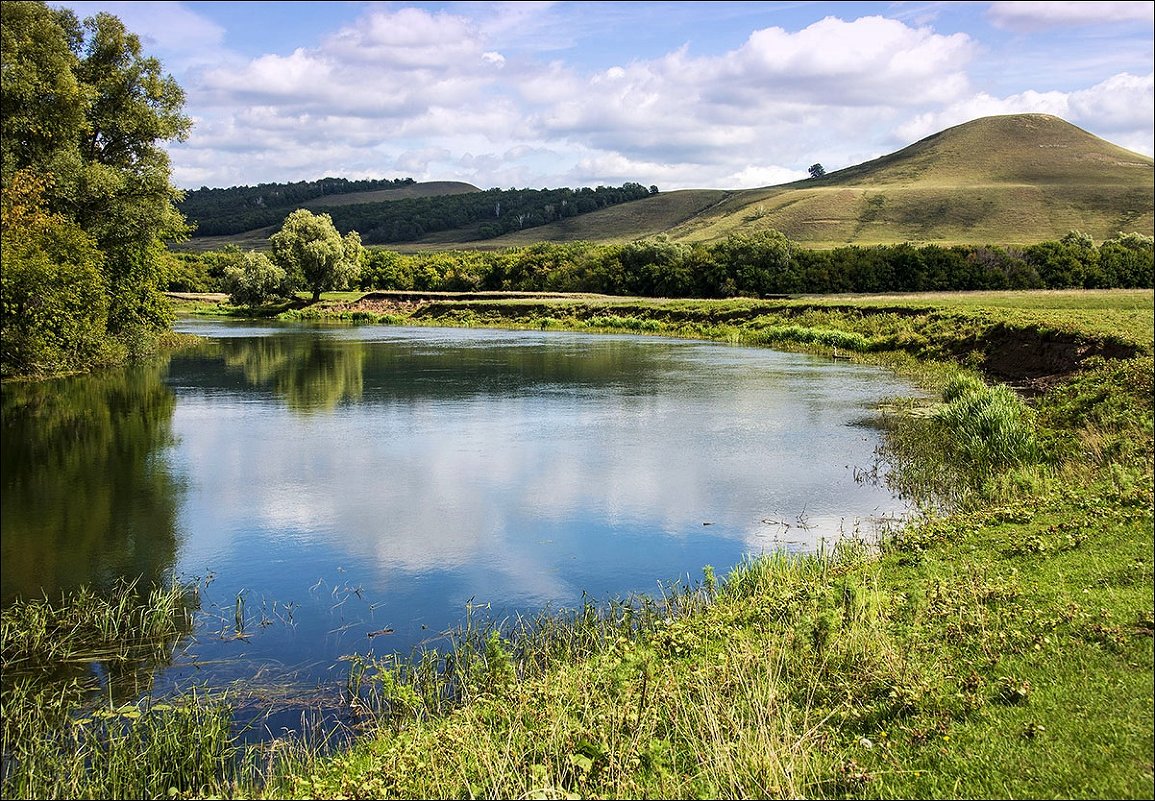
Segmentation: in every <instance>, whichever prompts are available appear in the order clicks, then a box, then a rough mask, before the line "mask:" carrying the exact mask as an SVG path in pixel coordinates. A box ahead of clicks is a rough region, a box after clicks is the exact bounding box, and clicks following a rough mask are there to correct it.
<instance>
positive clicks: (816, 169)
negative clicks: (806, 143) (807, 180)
mask: <svg viewBox="0 0 1155 801" xmlns="http://www.w3.org/2000/svg"><path fill="white" fill-rule="evenodd" d="M806 172H808V173H810V177H811V178H821V177H823V176H824V175H826V168H825V167H823V166H822V165H821V164H817V163H816V164H811V165H810V166H809V167H807V168H806Z"/></svg>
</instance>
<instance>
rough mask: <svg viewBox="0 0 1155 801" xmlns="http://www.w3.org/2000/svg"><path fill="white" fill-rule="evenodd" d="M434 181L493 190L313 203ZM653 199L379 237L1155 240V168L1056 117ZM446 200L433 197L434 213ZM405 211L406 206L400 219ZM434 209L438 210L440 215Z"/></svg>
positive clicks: (353, 221) (364, 216)
mask: <svg viewBox="0 0 1155 801" xmlns="http://www.w3.org/2000/svg"><path fill="white" fill-rule="evenodd" d="M423 186H426V187H433V186H437V187H444V188H445V193H444V194H445V195H447V196H448V197H446V200H445V201H444V202H445V203H446V204H455V205H458V206H460V204H461V201H460V200H459V199H456V195H457V194H458V193H457V192H456V191H453V188H454V187H463V191H466V192H469V191H473V192H477V191H480V190H478V189H477V188H476V187H472V186H470V185H469V184H455V183H453V182H435V183H432V184H415V185H411V186H402V187H396V188H386V189H384V190H375V191H367V192H360V193H353V192H347V193H345V194H331V193H330V194H326V195H325V196H324V197H321V198H314V199H311V200H307V201H305V202H303V203H301V204H300V205H306V206H308V207H309V208H326V209H330V208H337V207H340V208H342V209H343V211H344V215H343V216H345V218H346V219H347V220H348V221H349V222H348V224H347V225H346V226H345V227H355V228H357V230H359V231H362V233H364V232H366V231H367V230H371V228H367V227H366V225H367V224H369V225H371V224H372V223H373V222H374V221H375V219H376V217H377V216H378V215H380V214H381V212H379V211H377V210H375V209H373V208H372V207H370V206H369V205H367V204H369V203H377V202H380V201H381V200H383V199H387V198H389V197H393V198H397V199H401V198H402V195H401V194H400V193H403V192H406V193H407V192H417V191H420V188H421V187H423ZM630 186H632V185H630ZM601 189H603V188H602V187H599V191H600V190H601ZM212 191H218V190H212ZM489 191H490V192H494V191H497V190H489ZM518 191H523V192H524V191H531V190H518ZM543 191H545V190H543ZM567 191H568V190H567ZM578 191H582V192H589V191H593V190H578ZM392 193H397V194H392ZM639 194H640V195H641V198H640V199H633V198H629V202H621V203H613V204H609V205H605V206H599V207H597V208H595V209H590V210H584V211H583V212H582V213H580V214H575V215H566V216H561V215H557V214H553V215H552V217H553V219H552V221H551V219H550V217H551V215H550V214H546V215H544V216H543V215H534V216H533V218H532V219H528V218H527V224H525V225H524V226H523V227H521V228H520V229H519V230H514V231H509V228H508V227H506V228H505V229H504V230H506V231H507V233H504V234H501V235H499V236H493V233H495V231H494V230H493V229H492V227H490V229H489V230H486V231H483V230H482V227H483V226H481V225H479V224H478V222H477V221H476V220H471V221H470V222H469V223H468V224H459V225H458V224H446V225H444V226H442V227H440V229H437V228H434V227H429V226H424V227H423V226H422V225H420V224H418V225H412V226H408V227H406V226H398V225H397V224H396V223H392V224H391V229H390V230H392V231H398V230H400V231H411V232H412V235H411V236H400V237H398V236H394V237H393V238H392V239H389V240H385V239H382V240H379V241H389V242H390V245H389V247H391V248H394V249H397V250H408V251H414V250H430V249H439V248H463V247H469V248H477V249H487V250H488V249H498V248H506V247H514V246H524V245H528V244H533V243H535V242H573V241H589V242H628V241H631V240H634V239H640V238H646V237H653V236H657V235H659V234H664V235H666V236H668V237H669V238H670V239H671V240H674V241H683V242H698V241H701V242H714V241H718V240H721V239H724V238H725V237H726V236H728V235H730V234H732V233H744V234H755V233H758V232H760V231H765V230H770V229H773V230H778V231H781V232H783V233H784V234H786V235H787V236H788V237H789V238H790V239H792V240H794V241H796V242H800V243H802V244H805V245H808V246H811V247H817V248H827V247H835V246H838V245H846V244H894V243H901V242H916V243H917V242H921V243H932V242H933V243H939V244H971V245H981V244H1030V243H1035V242H1041V241H1044V240H1054V239H1058V238H1060V237H1062V236H1063V235H1064V234H1065V233H1067V232H1068V231H1070V230H1072V229H1077V230H1080V231H1084V232H1086V233H1088V234H1090V235H1091V236H1092V237H1094V238H1095V239H1096V240H1103V239H1107V238H1109V237H1111V236H1113V235H1115V234H1116V233H1118V232H1120V231H1125V232H1138V233H1142V234H1147V235H1152V234H1155V200H1153V197H1155V162H1153V161H1152V159H1151V158H1150V157H1148V156H1143V155H1141V154H1138V153H1134V152H1132V151H1129V150H1126V149H1124V148H1121V147H1119V146H1117V145H1114V144H1111V143H1110V142H1107V141H1105V140H1103V139H1100V138H1098V137H1096V136H1093V135H1092V134H1090V133H1088V132H1086V131H1084V130H1082V129H1080V128H1077V127H1076V126H1074V125H1071V124H1070V123H1068V122H1066V121H1064V120H1062V119H1059V118H1058V117H1053V116H1050V115H1045V114H1014V115H1006V116H998V117H985V118H983V119H979V120H974V121H972V122H968V123H964V124H962V125H957V126H955V127H953V128H948V129H946V130H944V131H941V132H939V133H937V134H934V135H932V136H928V137H926V138H925V139H922V140H920V141H918V142H915V143H914V144H912V145H909V146H908V147H905V148H903V149H901V150H899V151H896V152H894V153H891V154H888V155H885V156H882V157H880V158H877V159H874V160H872V161H868V162H865V163H862V164H857V165H854V166H852V167H847V168H845V169H842V170H838V171H836V172H831V173H829V174H828V175H826V176H824V177H822V178H819V179H810V180H805V181H797V182H794V183H790V184H782V185H779V186H770V187H764V188H760V189H746V190H722V189H694V190H681V191H673V192H663V193H651V194H648V195H646V193H644V192H643V193H639ZM535 202H536V201H535ZM542 202H545V203H548V204H549V205H547V206H543V208H549V207H550V206H555V207H556V206H557V204H556V202H555V201H554V200H553V199H552V198H551V199H548V200H543V201H542ZM437 203H438V201H436V200H432V201H428V205H429V207H430V208H432V207H433V206H435V205H436V204H437ZM354 209H356V211H354ZM400 210H401V207H396V212H394V213H393V214H392V215H391V216H394V217H395V216H396V215H397V213H399V212H400ZM406 213H407V212H406ZM421 213H422V214H423V215H425V218H428V217H429V216H431V212H430V211H429V210H425V211H422V212H421ZM432 216H440V217H441V218H446V219H448V218H450V217H451V216H452V215H451V214H450V213H449V212H437V213H436V214H433V215H432ZM336 217H337V215H336V214H334V218H335V220H336ZM278 222H279V220H278ZM270 224H271V221H267V222H262V224H261V226H256V225H254V226H252V229H253V230H248V231H246V232H244V233H236V235H234V236H228V237H213V238H211V239H198V240H197V244H198V245H199V246H201V247H205V246H210V245H211V246H215V247H219V246H220V245H221V244H226V243H228V242H233V243H237V244H246V245H248V246H253V245H254V243H260V242H261V241H263V240H264V239H265V238H266V237H267V236H268V235H269V234H270V233H272V231H273V230H275V228H266V227H265V226H269V225H270ZM338 227H342V225H341V223H340V222H339V221H338ZM367 241H372V240H367Z"/></svg>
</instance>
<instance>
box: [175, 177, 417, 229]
mask: <svg viewBox="0 0 1155 801" xmlns="http://www.w3.org/2000/svg"><path fill="white" fill-rule="evenodd" d="M414 183H416V182H415V181H414V180H413V179H412V178H392V179H386V178H382V179H375V178H368V179H365V180H353V181H350V180H348V179H346V178H320V179H318V180H316V181H297V182H295V183H265V184H257V185H256V186H231V187H228V188H225V189H221V188H215V189H214V188H209V187H207V186H202V187H201V188H200V189H194V190H192V191H191V192H187V193H185V196H184V199H183V200H182V201H181V202H180V203H179V205H178V208H179V209H180V212H181V213H182V214H184V215H185V217H186V218H188V220H189V221H190V223H191V224H192V226H193V229H194V230H193V234H194V235H195V236H227V235H229V234H239V233H244V232H245V231H252V230H253V229H255V228H263V227H265V226H267V225H276V224H277V223H279V222H281V220H283V219H285V215H286V214H288V213H289V212H290V211H292V210H293V209H295V208H297V207H299V206H303V205H305V204H306V203H308V202H309V201H310V200H317V199H318V198H322V197H328V196H331V195H348V194H352V193H354V192H376V191H380V190H383V189H401V188H403V187H406V186H412V185H413V184H414Z"/></svg>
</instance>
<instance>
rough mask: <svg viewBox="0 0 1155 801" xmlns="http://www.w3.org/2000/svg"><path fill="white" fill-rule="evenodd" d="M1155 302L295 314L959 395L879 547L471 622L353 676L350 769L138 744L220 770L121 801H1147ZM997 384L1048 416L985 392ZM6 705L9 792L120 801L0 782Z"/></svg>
mask: <svg viewBox="0 0 1155 801" xmlns="http://www.w3.org/2000/svg"><path fill="white" fill-rule="evenodd" d="M1151 297H1152V296H1151V293H1150V292H1149V291H1147V292H1145V293H1092V294H1072V293H1066V294H1058V293H1026V294H1022V295H1002V296H992V297H989V298H986V299H982V300H980V299H978V298H977V297H975V296H948V297H944V298H932V297H921V298H920V297H911V296H904V297H901V298H897V299H894V300H890V299H879V298H871V299H853V300H850V299H845V298H838V299H824V298H815V299H799V300H792V301H719V302H713V303H704V302H691V301H679V302H672V301H671V302H662V301H636V300H629V299H610V298H603V299H599V298H581V299H572V300H565V299H516V300H500V301H499V300H491V299H485V298H472V299H445V298H438V299H435V300H424V301H421V300H413V299H407V300H405V299H392V300H382V301H374V302H373V303H376V304H377V305H373V303H367V302H357V301H356V300H355V299H353V298H348V297H346V298H335V299H332V300H331V301H328V302H325V303H323V304H322V305H320V306H318V307H311V308H310V309H306V310H303V311H302V310H297V311H293V312H291V314H290V316H293V317H301V316H305V317H315V318H318V319H325V318H337V319H347V320H357V321H365V322H368V321H379V322H395V323H412V324H458V325H461V324H468V325H508V326H514V327H533V328H562V327H565V328H573V329H576V330H595V331H599V330H605V331H639V332H654V333H664V334H672V335H679V336H701V337H712V338H718V339H721V340H725V341H735V342H746V343H750V344H773V345H775V346H789V347H800V348H807V349H816V350H819V351H822V352H833V351H834V350H835V349H838V351H839V352H840V353H846V352H850V353H853V354H855V357H856V358H863V359H879V360H887V361H888V362H889V363H891V364H893V365H898V366H900V367H901V368H902V369H907V370H910V371H912V372H915V371H917V372H918V374H919V375H920V377H921V378H922V379H923V380H924V381H926V382H928V383H931V384H933V385H934V386H936V387H937V388H938V389H939V390H940V391H941V393H942V402H941V404H938V405H936V406H934V407H932V408H930V409H927V408H921V409H918V410H916V411H917V414H915V413H909V412H907V411H904V410H903V409H901V408H897V407H898V406H900V405H896V408H894V409H891V410H889V411H888V412H886V414H885V415H884V423H885V424H886V425H887V426H888V428H889V436H888V438H887V442H888V445H887V450H886V453H884V454H883V456H884V457H885V459H886V461H887V463H888V464H889V465H891V468H892V476H893V480H894V481H895V482H896V483H899V484H901V485H902V486H903V487H905V488H906V489H907V490H908V491H909V492H912V493H916V494H918V495H919V496H921V497H923V498H925V499H926V500H927V509H928V514H927V517H926V519H925V520H923V521H921V522H919V523H917V524H915V525H912V526H910V527H908V528H906V529H904V530H902V531H899V532H895V533H893V534H891V535H889V536H886V537H884V538H883V540H882V541H881V542H877V543H866V542H859V541H855V540H848V541H845V542H843V543H841V544H840V545H839V546H837V547H836V548H834V549H833V550H832V551H831V552H828V553H822V554H816V555H813V556H806V557H785V556H779V555H772V556H767V557H765V558H762V559H759V560H757V561H753V562H750V563H749V564H747V565H744V566H742V567H740V568H738V569H737V570H735V571H734V572H733V573H732V574H730V575H728V576H724V577H716V576H714V575H713V571H712V570H709V569H708V568H707V569H706V570H705V571H704V574H703V577H702V580H701V582H700V583H698V584H696V585H695V586H691V587H672V588H669V589H668V590H667V591H666V592H664V593H662V594H660V595H656V596H654V597H650V598H637V599H623V600H622V601H620V602H617V603H614V604H611V605H610V606H608V607H606V608H595V607H587V608H583V609H579V610H575V611H573V612H572V613H569V614H560V615H550V616H547V617H542V618H539V619H533V620H526V621H519V622H517V623H516V624H513V625H506V626H504V627H494V626H481V627H477V626H474V625H472V624H467V626H466V628H465V629H464V630H463V631H462V632H461V633H460V635H459V636H458V638H457V640H456V644H455V646H454V647H453V648H451V649H450V650H448V651H445V652H440V653H429V654H427V655H426V656H425V657H424V658H423V659H421V660H419V661H417V662H403V663H398V662H394V661H385V662H381V663H376V662H366V661H365V660H362V659H359V658H355V659H354V660H353V661H352V662H351V669H350V676H349V686H348V688H347V689H348V698H349V703H350V706H351V707H352V708H353V709H354V710H356V711H357V712H358V713H359V714H360V715H361V716H362V718H363V720H364V721H365V725H366V729H367V731H366V735H365V736H364V737H363V738H362V739H361V740H360V741H359V742H358V743H357V744H356V745H355V746H354V747H352V748H350V749H348V750H345V751H342V752H341V753H339V754H335V755H328V756H322V755H319V754H318V753H317V752H316V751H315V750H309V749H307V748H304V747H297V746H293V745H290V744H283V745H281V746H277V747H275V748H273V749H271V751H270V752H268V753H267V754H265V758H263V759H262V761H261V762H260V763H259V766H258V763H257V762H255V761H253V760H248V761H246V762H245V764H246V765H247V766H248V767H246V768H245V769H244V770H240V769H239V768H237V767H236V765H237V762H236V761H235V760H234V759H233V757H234V756H235V748H236V744H235V743H234V742H232V741H231V740H229V739H228V738H227V737H224V738H217V739H210V738H209V737H207V736H204V737H201V739H200V740H197V739H196V738H194V737H193V736H192V733H190V732H188V731H187V730H183V729H180V728H179V727H177V726H176V723H175V722H173V723H164V722H162V723H161V724H160V725H157V726H155V727H154V728H152V729H141V731H144V732H145V733H146V734H147V737H146V738H145V739H147V740H148V742H153V741H154V740H157V739H159V740H161V741H162V742H168V740H166V739H165V738H166V737H168V736H170V734H171V735H172V736H174V737H175V742H177V743H183V744H184V747H185V751H186V752H190V753H191V752H195V753H197V754H199V755H201V762H199V763H198V764H197V765H191V766H189V767H188V768H187V770H184V769H182V771H183V772H182V773H180V775H177V776H173V777H169V776H167V775H165V776H164V777H163V778H161V779H159V780H158V779H157V774H158V772H159V771H161V767H160V765H161V764H162V763H164V760H163V759H162V760H161V761H160V762H156V761H152V762H150V761H149V760H148V759H141V760H139V764H141V765H143V766H145V770H143V771H141V774H142V775H134V776H133V777H130V778H129V779H128V780H126V782H124V783H123V784H119V785H117V788H116V790H115V793H114V794H116V795H120V796H121V797H127V796H129V795H133V794H132V793H131V792H130V791H129V790H128V789H127V788H128V787H130V786H132V787H135V788H136V795H134V796H133V797H151V796H156V795H163V794H165V793H167V792H168V791H167V789H165V788H164V787H163V785H164V784H166V783H168V785H169V786H171V787H173V788H174V794H177V795H186V796H194V795H209V796H218V797H219V796H236V797H251V796H262V797H269V798H282V797H364V798H371V797H406V798H408V797H412V798H442V797H462V798H463V797H501V798H567V797H620V798H641V797H660V798H680V797H709V798H717V797H749V796H758V797H766V796H771V797H774V796H779V797H804V796H815V797H817V796H822V797H894V798H915V797H919V798H921V797H949V798H955V797H1055V796H1061V797H1100V798H1142V797H1151V796H1152V794H1153V792H1155V787H1153V778H1152V763H1153V759H1155V755H1153V750H1155V748H1153V736H1152V731H1153V727H1155V720H1153V700H1152V687H1153V682H1155V677H1153V653H1152V606H1153V604H1152V590H1153V586H1155V576H1153V572H1152V564H1153V561H1155V553H1153V523H1152V480H1153V476H1152V458H1153V457H1152V453H1153V445H1152V417H1153V412H1152V396H1153V390H1152V367H1153V364H1152V358H1151V352H1152V333H1151V329H1152V320H1151ZM1104 321H1108V322H1104ZM963 365H966V366H968V367H969V368H980V369H984V370H986V372H987V379H988V381H987V383H986V384H984V382H982V381H981V380H979V378H978V374H977V373H975V372H972V371H971V369H967V367H964V366H963ZM1000 371H1003V375H1005V378H1006V379H1007V380H1011V379H1014V380H1016V381H1021V382H1026V383H1028V384H1029V386H1030V387H1031V388H1032V389H1033V390H1034V393H1033V394H1031V396H1030V398H1031V399H1030V400H1029V401H1024V400H1023V399H1022V397H1021V396H1020V395H1017V394H1015V393H1011V392H1008V391H1006V390H1005V389H1000V388H998V387H993V388H992V387H990V386H988V384H991V383H995V381H994V380H993V377H994V376H998V375H999V374H1000ZM930 509H935V510H937V511H934V512H931V511H929V510H930ZM5 632H6V633H5V654H6V656H5V659H6V660H7V653H8V645H7V642H8V639H9V636H10V635H9V633H8V629H7V628H6V629H5ZM8 672H9V671H8V665H7V662H6V664H5V676H6V678H7V676H8ZM13 708H14V707H13ZM198 708H200V709H202V714H207V713H205V712H204V710H206V709H211V708H212V706H211V705H209V704H204V705H201V706H200V707H198ZM9 709H10V707H9V699H8V698H7V697H6V699H5V715H4V717H5V720H6V729H5V732H6V740H5V758H6V774H5V790H6V791H7V792H6V793H5V796H6V797H8V796H10V795H14V796H18V797H36V795H35V794H36V793H37V792H39V793H46V794H47V795H55V796H57V797H64V796H67V797H86V796H102V795H103V796H106V797H107V796H108V795H109V794H110V793H109V790H108V788H107V787H106V786H105V785H104V784H101V783H100V781H101V775H97V776H94V777H90V779H89V783H88V784H84V782H83V780H82V779H77V780H74V781H72V782H71V783H70V784H67V785H62V786H59V787H57V788H56V789H55V792H53V788H52V787H51V786H49V785H46V784H38V785H32V784H26V783H10V781H12V780H13V777H14V776H15V777H17V778H18V777H19V776H20V775H22V774H20V773H15V774H13V773H11V772H10V768H9V767H8V766H7V759H8V758H9V756H10V755H11V754H13V753H15V752H14V750H13V748H14V746H13V745H12V741H9V740H8V738H7V732H8V728H7V721H8V719H9V717H10V713H9ZM122 719H123V720H126V721H128V723H126V724H125V725H126V726H127V729H124V730H132V731H135V730H136V729H135V727H134V726H132V725H131V720H130V719H128V718H118V720H122ZM120 730H121V729H118V731H120ZM197 731H198V732H202V733H204V732H216V731H220V729H219V728H215V727H213V726H208V725H204V726H200V727H198V729H197ZM145 751H146V752H147V749H145ZM154 753H161V754H163V753H166V752H165V751H164V750H163V749H160V750H154ZM129 761H130V762H131V761H132V760H131V758H130V759H129ZM82 762H83V760H82ZM178 764H179V763H178ZM21 768H22V769H23V770H25V771H26V772H29V771H30V772H32V773H34V774H37V775H50V774H51V766H50V765H49V766H48V767H46V766H44V765H37V764H33V763H30V762H25V763H23V764H22V765H21ZM70 775H71V774H70ZM133 781H135V782H136V784H135V785H134V784H133V783H132V782H133ZM32 788H34V789H32Z"/></svg>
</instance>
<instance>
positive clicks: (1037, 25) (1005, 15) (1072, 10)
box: [987, 0, 1155, 31]
mask: <svg viewBox="0 0 1155 801" xmlns="http://www.w3.org/2000/svg"><path fill="white" fill-rule="evenodd" d="M987 15H988V16H989V17H990V20H991V22H993V23H994V24H995V25H997V26H998V27H1000V28H1008V29H1011V30H1018V31H1038V30H1043V29H1046V28H1055V27H1060V26H1084V25H1102V24H1104V23H1114V22H1146V23H1147V24H1148V25H1150V24H1151V22H1152V20H1155V5H1152V4H1151V3H1147V2H1138V3H1136V2H1111V0H1096V1H1095V2H1046V3H1040V2H999V3H991V5H990V8H989V9H988V11H987Z"/></svg>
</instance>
